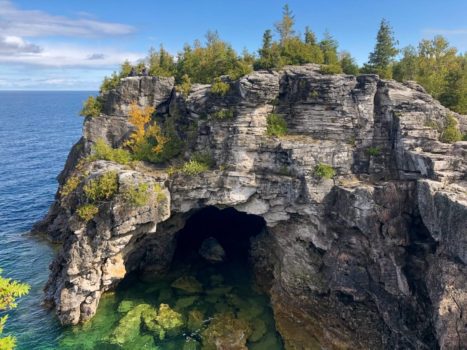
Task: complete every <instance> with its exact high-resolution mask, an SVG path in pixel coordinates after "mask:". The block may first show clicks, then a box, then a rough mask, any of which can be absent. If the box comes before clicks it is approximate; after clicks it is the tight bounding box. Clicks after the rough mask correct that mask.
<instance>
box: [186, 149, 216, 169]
mask: <svg viewBox="0 0 467 350" xmlns="http://www.w3.org/2000/svg"><path fill="white" fill-rule="evenodd" d="M191 160H193V161H195V162H198V163H200V164H205V165H207V166H208V168H209V169H211V168H212V167H214V165H216V162H215V160H214V158H213V156H212V154H211V153H209V152H196V153H194V154H193V155H192V156H191Z"/></svg>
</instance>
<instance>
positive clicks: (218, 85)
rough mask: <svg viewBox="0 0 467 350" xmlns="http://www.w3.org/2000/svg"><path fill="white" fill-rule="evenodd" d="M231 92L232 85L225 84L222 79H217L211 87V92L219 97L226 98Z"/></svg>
mask: <svg viewBox="0 0 467 350" xmlns="http://www.w3.org/2000/svg"><path fill="white" fill-rule="evenodd" d="M229 90H230V85H229V84H227V83H225V82H223V81H222V80H221V78H215V79H214V81H213V83H212V85H211V92H212V93H213V94H216V95H219V96H225V95H226V94H227V93H228V92H229Z"/></svg>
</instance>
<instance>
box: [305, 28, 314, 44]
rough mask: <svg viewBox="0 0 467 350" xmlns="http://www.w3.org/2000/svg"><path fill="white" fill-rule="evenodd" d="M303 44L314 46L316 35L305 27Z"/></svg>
mask: <svg viewBox="0 0 467 350" xmlns="http://www.w3.org/2000/svg"><path fill="white" fill-rule="evenodd" d="M305 43H306V44H308V45H316V35H315V33H313V32H312V31H311V29H310V27H308V26H306V27H305Z"/></svg>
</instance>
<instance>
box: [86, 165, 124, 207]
mask: <svg viewBox="0 0 467 350" xmlns="http://www.w3.org/2000/svg"><path fill="white" fill-rule="evenodd" d="M83 190H84V193H85V195H86V197H87V198H88V199H89V200H90V201H92V202H97V201H104V200H109V199H111V198H112V197H113V195H114V194H115V193H117V192H118V174H117V172H115V171H108V172H106V173H104V174H102V175H101V176H99V177H98V178H97V179H92V180H90V181H89V182H88V183H87V184H86V185H84V187H83Z"/></svg>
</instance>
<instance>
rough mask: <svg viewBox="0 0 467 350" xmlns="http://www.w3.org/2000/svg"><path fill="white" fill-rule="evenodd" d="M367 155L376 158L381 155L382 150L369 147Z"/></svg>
mask: <svg viewBox="0 0 467 350" xmlns="http://www.w3.org/2000/svg"><path fill="white" fill-rule="evenodd" d="M366 153H368V154H369V155H370V156H372V157H376V156H379V155H380V154H381V150H380V149H379V147H368V148H367V150H366Z"/></svg>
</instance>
